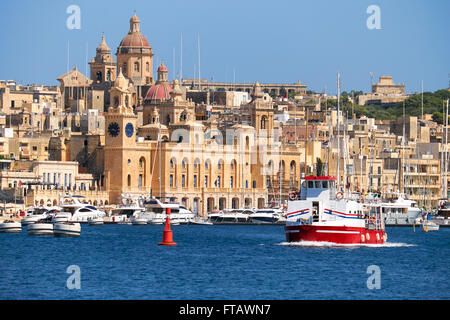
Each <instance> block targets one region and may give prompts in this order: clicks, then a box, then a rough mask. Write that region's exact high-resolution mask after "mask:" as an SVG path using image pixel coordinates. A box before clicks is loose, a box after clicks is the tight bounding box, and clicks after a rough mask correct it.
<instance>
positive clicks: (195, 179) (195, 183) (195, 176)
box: [194, 175, 197, 188]
mask: <svg viewBox="0 0 450 320" xmlns="http://www.w3.org/2000/svg"><path fill="white" fill-rule="evenodd" d="M194 188H197V175H194Z"/></svg>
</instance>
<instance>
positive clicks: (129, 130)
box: [125, 123, 134, 138]
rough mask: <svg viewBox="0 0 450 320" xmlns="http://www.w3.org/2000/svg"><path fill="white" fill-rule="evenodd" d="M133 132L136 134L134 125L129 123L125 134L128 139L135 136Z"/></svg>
mask: <svg viewBox="0 0 450 320" xmlns="http://www.w3.org/2000/svg"><path fill="white" fill-rule="evenodd" d="M133 132H134V128H133V125H132V124H131V123H127V125H126V126H125V133H126V135H127V137H128V138H131V137H132V136H133Z"/></svg>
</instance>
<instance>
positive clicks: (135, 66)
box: [134, 62, 139, 72]
mask: <svg viewBox="0 0 450 320" xmlns="http://www.w3.org/2000/svg"><path fill="white" fill-rule="evenodd" d="M134 71H136V72H139V62H135V63H134Z"/></svg>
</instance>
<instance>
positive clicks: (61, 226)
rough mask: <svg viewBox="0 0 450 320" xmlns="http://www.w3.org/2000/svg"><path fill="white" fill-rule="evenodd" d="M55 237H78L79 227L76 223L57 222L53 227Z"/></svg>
mask: <svg viewBox="0 0 450 320" xmlns="http://www.w3.org/2000/svg"><path fill="white" fill-rule="evenodd" d="M53 234H54V235H55V237H79V236H80V234H81V225H80V224H79V223H78V222H70V221H65V222H57V223H55V225H54V227H53Z"/></svg>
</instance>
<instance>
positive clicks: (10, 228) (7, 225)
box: [0, 222, 22, 233]
mask: <svg viewBox="0 0 450 320" xmlns="http://www.w3.org/2000/svg"><path fill="white" fill-rule="evenodd" d="M0 232H4V233H15V232H22V224H21V223H20V222H4V223H0Z"/></svg>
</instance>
